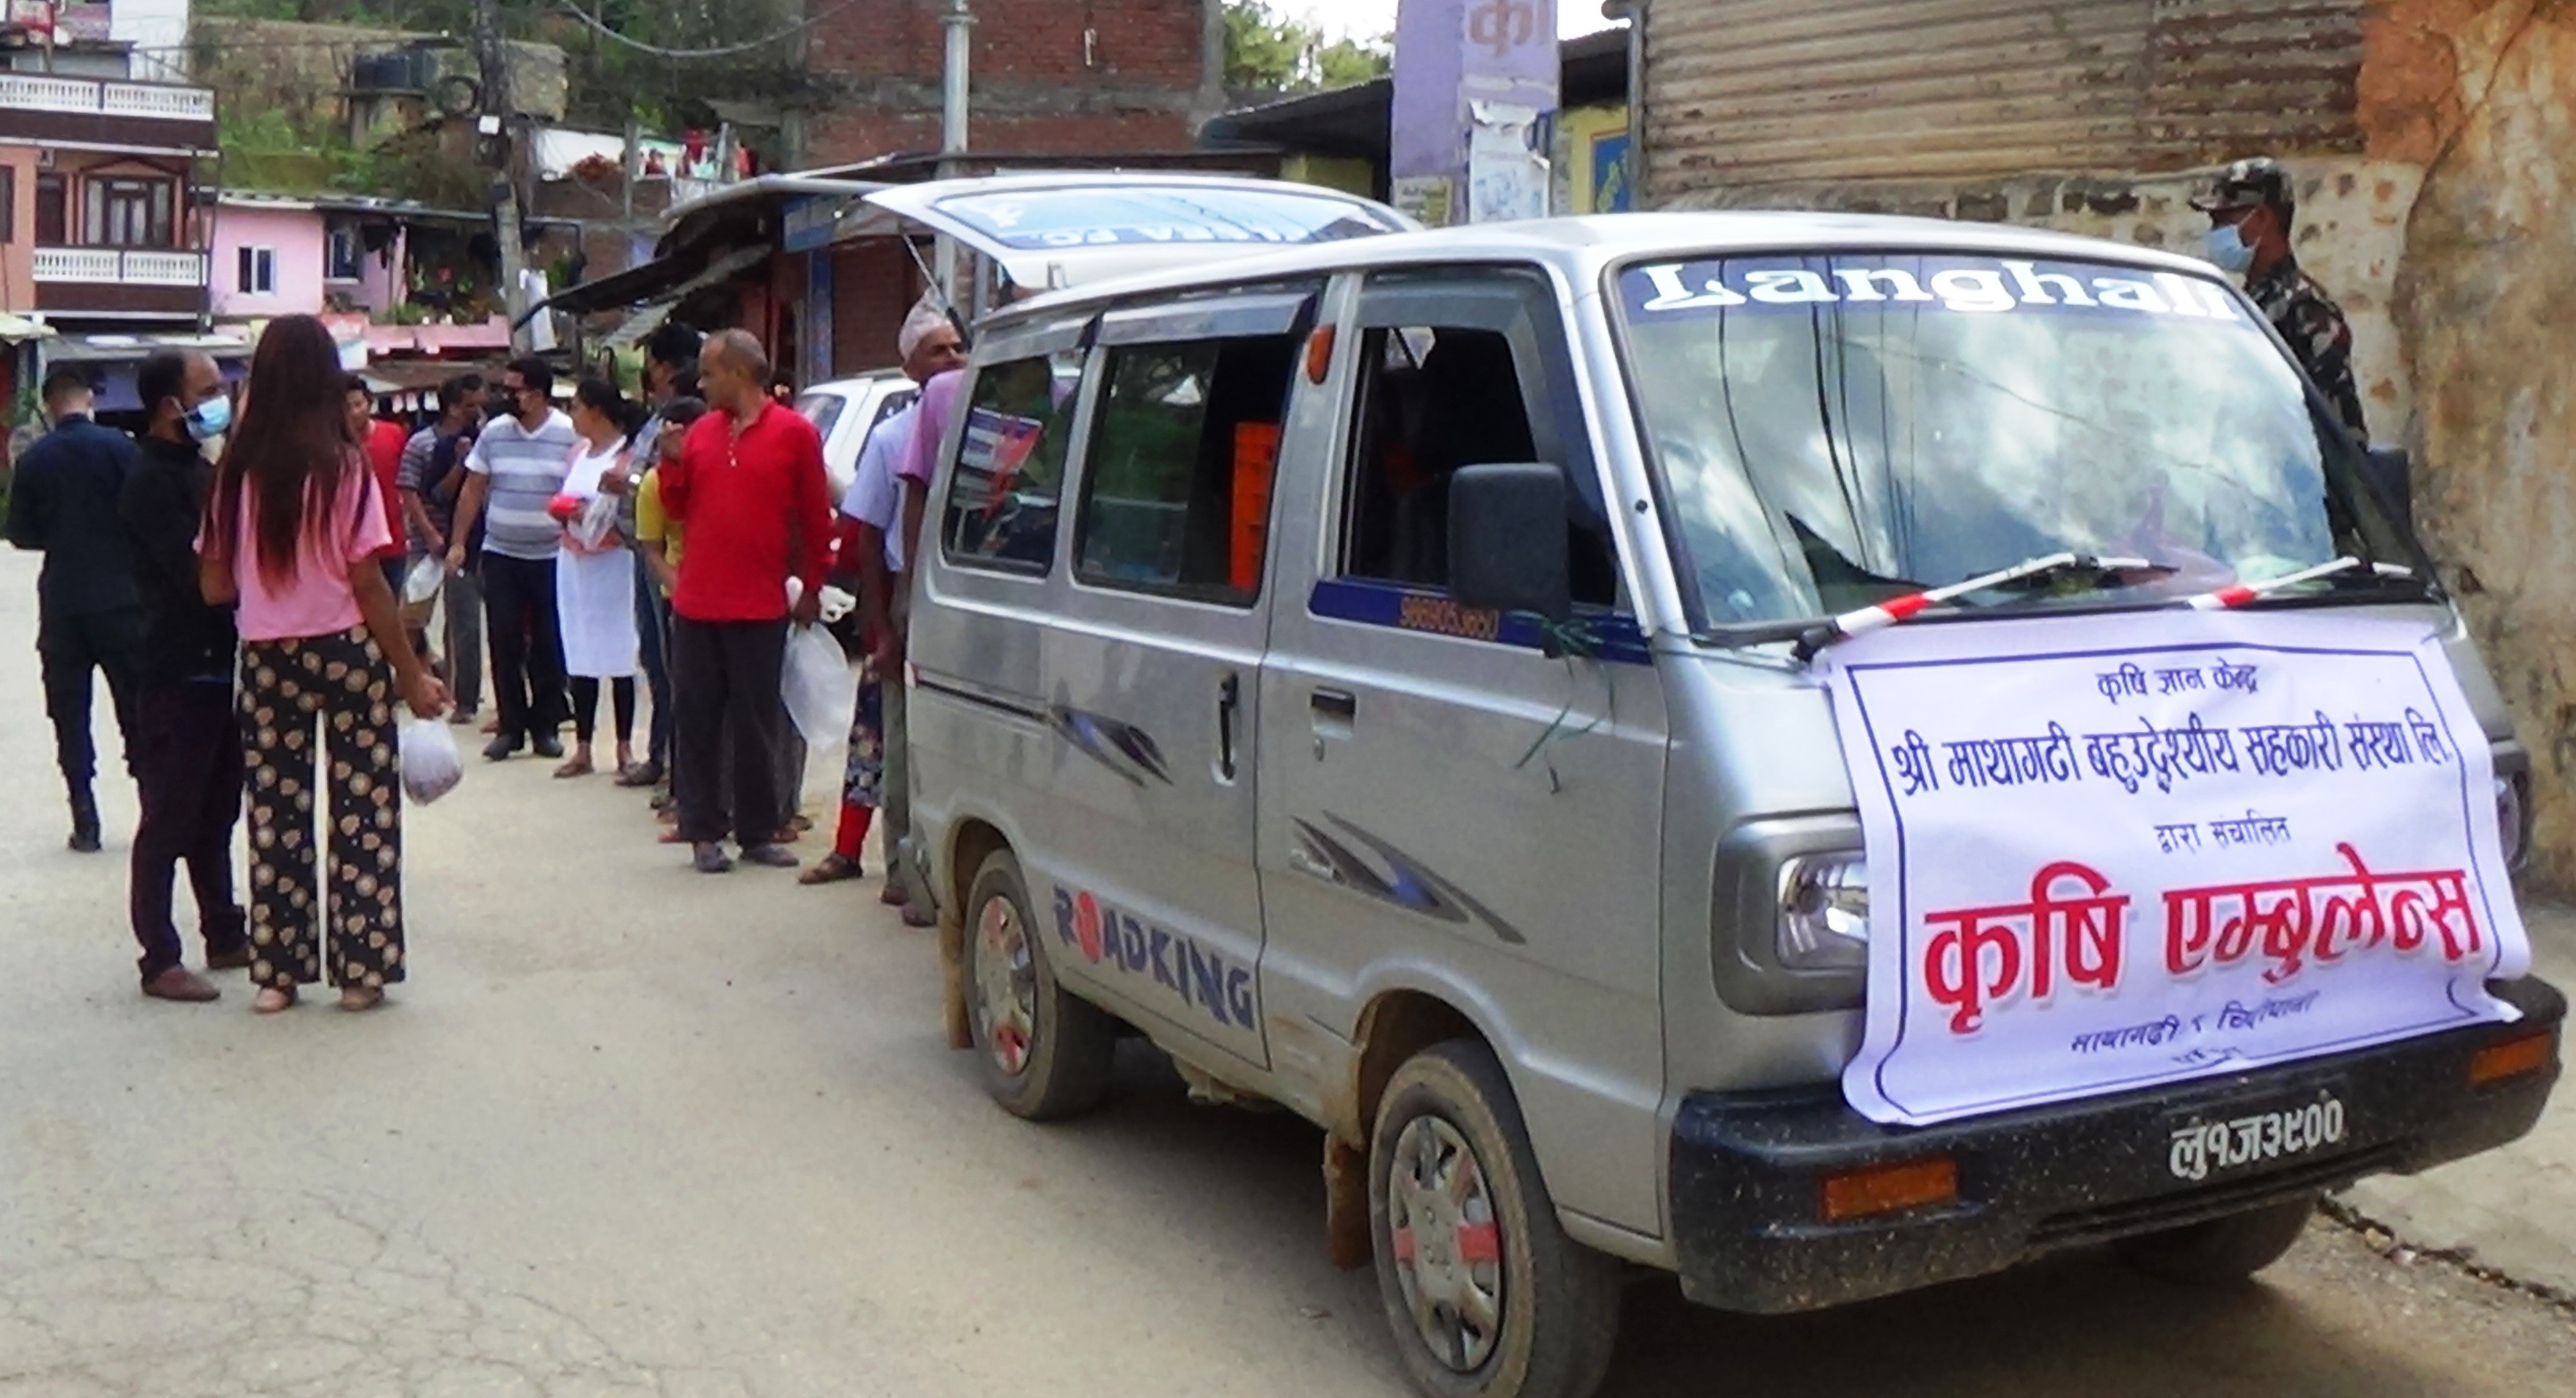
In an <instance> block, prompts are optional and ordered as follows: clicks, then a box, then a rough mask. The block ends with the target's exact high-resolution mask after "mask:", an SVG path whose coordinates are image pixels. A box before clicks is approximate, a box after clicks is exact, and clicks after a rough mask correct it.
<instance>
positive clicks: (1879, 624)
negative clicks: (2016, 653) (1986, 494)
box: [1790, 553, 2172, 665]
mask: <svg viewBox="0 0 2576 1398" xmlns="http://www.w3.org/2000/svg"><path fill="white" fill-rule="evenodd" d="M2157 567H2159V565H2157V564H2154V563H2150V562H2148V561H2147V560H2145V559H2143V558H2096V557H2094V556H2093V555H2091V554H2087V553H2052V554H2045V555H2042V556H2041V557H2038V558H2032V559H2027V560H2025V561H2023V562H2020V563H2016V564H2014V565H2012V566H2011V567H2009V568H1999V569H1997V570H1996V571H1994V572H1991V573H1986V574H1982V575H1980V576H1977V577H1973V578H1970V579H1968V580H1967V581H1965V582H1955V583H1952V584H1950V585H1949V586H1947V587H1935V588H1930V589H1927V590H1925V591H1922V592H1911V593H1907V594H1906V595H1905V596H1902V597H1891V598H1889V599H1887V600H1886V601H1884V602H1881V603H1878V604H1877V605H1875V606H1869V607H1863V608H1861V609H1860V610H1858V611H1851V612H1845V613H1843V614H1842V615H1841V616H1838V617H1835V618H1833V619H1832V620H1830V621H1827V622H1824V623H1823V624H1821V625H1818V626H1814V627H1810V628H1809V629H1807V630H1806V631H1804V632H1802V633H1801V634H1800V635H1799V637H1798V644H1797V646H1796V647H1795V648H1794V649H1792V650H1791V652H1790V654H1791V655H1792V656H1794V657H1795V658H1796V659H1797V661H1798V663H1799V664H1801V665H1804V664H1806V663H1807V662H1808V661H1810V660H1813V659H1815V658H1816V652H1818V651H1820V650H1823V649H1824V648H1825V647H1827V646H1829V645H1832V644H1833V643H1834V642H1836V641H1841V640H1848V639H1850V638H1851V637H1854V636H1859V635H1864V634H1866V633H1868V632H1871V631H1877V630H1880V629H1882V628H1885V627H1889V626H1894V625H1896V624H1898V623H1900V622H1904V621H1910V620H1912V619H1913V618H1915V617H1918V616H1921V615H1922V614H1923V613H1925V612H1927V611H1930V610H1931V609H1932V608H1934V607H1937V606H1940V605H1942V604H1943V603H1945V602H1953V601H1956V600H1958V599H1959V598H1961V597H1965V596H1967V595H1968V594H1969V593H1971V592H1984V591H1987V590H1988V589H1990V588H1997V587H2004V586H2007V585H2009V584H2012V583H2017V582H2026V581H2029V580H2030V579H2032V578H2045V577H2053V576H2055V575H2057V574H2061V573H2127V572H2136V571H2140V570H2143V569H2151V568H2157ZM2162 571H2164V572H2171V571H2172V570H2171V569H2169V568H2167V569H2163V570H2162Z"/></svg>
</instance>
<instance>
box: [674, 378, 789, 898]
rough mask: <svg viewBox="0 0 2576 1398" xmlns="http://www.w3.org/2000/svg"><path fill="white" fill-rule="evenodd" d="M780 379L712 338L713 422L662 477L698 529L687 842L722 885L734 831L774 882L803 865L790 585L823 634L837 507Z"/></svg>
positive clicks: (685, 622) (677, 513)
mask: <svg viewBox="0 0 2576 1398" xmlns="http://www.w3.org/2000/svg"><path fill="white" fill-rule="evenodd" d="M769 372H770V370H769V358H768V356H767V355H765V354H763V353H762V352H761V348H760V342H759V341H758V340H756V339H754V338H752V337H751V335H750V334H748V333H746V332H744V331H740V330H728V331H725V332H724V333H723V334H720V335H716V336H714V337H712V338H710V339H709V340H708V341H707V343H706V347H705V348H704V349H703V350H701V351H700V352H699V356H698V376H699V382H700V384H701V386H702V387H703V389H704V391H705V393H706V399H707V403H708V406H709V407H710V408H712V409H713V411H711V412H709V413H708V414H707V415H706V416H704V417H702V418H699V419H698V420H697V422H696V423H695V424H693V425H691V427H690V428H689V435H688V436H687V438H685V439H684V440H683V441H682V443H681V446H680V455H679V457H678V459H677V460H671V461H665V462H664V463H663V465H662V466H661V468H660V471H659V473H658V474H659V480H660V484H661V492H662V511H663V513H664V514H666V515H668V516H669V517H670V518H671V519H672V520H674V521H676V522H677V523H679V524H681V525H682V526H684V527H685V528H686V529H687V531H688V541H689V546H688V549H687V551H686V552H684V553H682V554H681V556H680V570H679V578H678V581H677V585H676V586H674V587H673V588H672V589H671V673H672V679H673V685H672V687H673V688H674V689H675V690H676V691H677V695H678V713H677V715H676V721H675V723H674V724H673V731H672V756H673V760H674V762H675V763H676V764H677V766H678V768H679V772H678V778H677V782H676V784H675V789H676V790H677V791H678V792H679V793H680V836H681V838H682V839H685V840H687V841H688V842H689V844H690V845H691V846H692V847H693V856H694V859H695V862H696V864H697V867H698V869H699V871H700V872H702V873H709V874H720V873H723V872H724V871H725V870H727V869H730V868H732V867H733V861H732V860H731V859H728V858H726V857H725V852H724V846H723V845H722V844H721V843H720V842H721V841H722V840H723V839H724V837H725V834H726V829H725V827H726V826H727V825H728V824H730V825H731V826H732V834H733V837H734V841H735V843H737V844H739V845H740V846H741V847H742V857H743V858H744V859H746V860H748V861H750V862H751V863H754V864H765V865H768V866H770V867H773V868H792V867H794V866H795V863H796V856H795V855H793V854H790V853H788V852H787V850H786V849H785V848H783V847H782V846H780V845H779V843H778V836H779V834H780V832H779V831H778V830H777V829H776V828H775V825H776V821H777V817H778V812H779V811H780V810H781V809H783V808H784V798H783V796H782V794H781V793H780V792H779V791H778V789H777V786H778V773H777V768H778V764H777V761H776V753H777V747H778V742H779V738H780V733H779V728H778V725H779V724H780V723H781V722H783V721H784V714H783V712H782V709H781V706H780V704H779V702H778V693H779V671H780V668H781V665H782V663H783V660H784V657H785V654H786V649H787V623H788V620H789V616H790V610H791V609H790V608H789V607H788V605H787V580H788V579H789V578H790V577H794V578H797V579H799V580H800V581H801V582H802V584H803V591H802V592H800V593H799V594H798V597H797V601H796V605H795V607H794V608H793V616H794V619H795V621H796V622H797V623H798V624H800V625H810V624H812V623H813V621H814V620H815V618H816V617H817V616H818V615H820V613H821V610H822V595H821V583H822V574H823V564H824V560H825V555H826V551H827V550H828V549H829V547H830V544H831V537H832V505H831V493H830V489H829V487H828V486H827V485H826V484H825V477H824V474H823V441H822V438H820V437H819V436H817V435H816V434H815V432H814V425H813V424H812V423H810V422H807V421H806V420H805V418H804V416H803V415H802V414H800V413H798V412H797V411H796V410H795V409H793V408H789V407H786V406H784V405H783V404H780V403H778V402H777V401H776V400H774V399H772V398H771V397H770V396H769V392H768V389H769ZM727 742H730V743H731V744H732V745H733V761H732V762H731V763H730V764H729V765H730V767H731V769H732V770H731V774H730V775H731V777H732V791H731V793H730V794H731V796H732V800H731V802H730V803H728V802H727V801H726V800H725V799H724V797H725V795H726V792H725V789H724V785H723V783H724V780H725V776H726V771H725V769H726V767H727V766H728V764H727V763H726V762H725V760H724V748H723V744H725V743H727ZM728 804H729V805H730V811H731V815H730V819H729V820H728V816H727V811H728Z"/></svg>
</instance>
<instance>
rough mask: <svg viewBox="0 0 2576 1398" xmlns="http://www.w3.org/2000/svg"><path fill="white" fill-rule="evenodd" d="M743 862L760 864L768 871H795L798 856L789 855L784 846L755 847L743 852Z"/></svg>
mask: <svg viewBox="0 0 2576 1398" xmlns="http://www.w3.org/2000/svg"><path fill="white" fill-rule="evenodd" d="M742 862H743V863H745V864H758V865H760V866H762V867H763V868H768V869H793V868H795V867H796V856H795V855H792V854H789V853H788V852H787V850H786V848H785V847H784V846H782V845H775V844H768V845H753V846H751V847H750V848H748V849H746V850H744V851H743V852H742Z"/></svg>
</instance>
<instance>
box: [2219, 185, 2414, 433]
mask: <svg viewBox="0 0 2576 1398" xmlns="http://www.w3.org/2000/svg"><path fill="white" fill-rule="evenodd" d="M2191 206H2192V207H2193V208H2195V209H2199V210H2201V211H2202V212H2204V213H2206V214H2208V215H2209V260H2210V261H2212V262H2215V263H2217V264H2218V265H2219V266H2220V267H2221V268H2223V269H2224V270H2226V271H2230V272H2236V273H2241V274H2242V275H2243V276H2244V278H2245V293H2246V294H2247V295H2248V296H2251V297H2253V298H2254V304H2256V305H2258V306H2261V307H2262V308H2263V313H2264V314H2265V315H2266V316H2269V317H2270V318H2271V321H2272V327H2273V328H2274V329H2275V330H2278V331H2280V332H2281V338H2282V339H2284V340H2287V341H2288V342H2289V344H2290V352H2291V353H2292V354H2294V355H2296V356H2297V357H2298V361H2299V366H2300V367H2301V368H2303V369H2306V370H2307V371H2308V377H2309V378H2312V379H2314V380H2316V382H2317V387H2318V388H2320V389H2322V390H2324V392H2325V395H2326V401H2327V402H2329V403H2331V404H2333V405H2334V410H2335V416H2337V417H2339V418H2341V419H2343V424H2344V426H2345V427H2348V428H2350V429H2351V430H2352V435H2353V438H2354V440H2356V441H2359V442H2361V443H2363V444H2365V445H2367V444H2368V443H2369V441H2370V430H2369V428H2368V427H2367V426H2366V425H2365V424H2364V423H2363V421H2362V415H2361V390H2360V389H2359V387H2358V386H2357V385H2356V384H2355V383H2354V382H2353V377H2352V327H2351V326H2350V325H2347V324H2345V323H2344V318H2343V308H2342V307H2340V306H2337V305H2336V304H2335V303H2334V298H2333V297H2330V296H2328V295H2326V293H2325V288H2323V287H2321V286H2319V285H2317V283H2316V279H2315V278H2313V277H2310V276H2309V275H2308V274H2307V273H2305V272H2303V271H2300V270H2299V259H2298V257H2297V256H2296V255H2295V254H2293V253H2292V252H2291V251H2290V234H2291V230H2292V228H2293V227H2294V225H2295V220H2296V217H2297V214H2298V200H2297V196H2296V195H2295V194H2294V193H2293V192H2292V189H2291V185H2290V173H2289V171H2287V170H2284V169H2282V168H2281V165H2280V162H2278V161H2276V160H2272V159H2270V158H2268V157H2256V158H2255V159H2252V160H2240V161H2237V162H2236V163H2235V164H2233V165H2230V166H2228V167H2227V169H2226V171H2225V172H2223V173H2222V174H2220V175H2219V177H2218V178H2217V180H2215V181H2214V182H2212V184H2211V185H2210V187H2209V189H2208V191H2207V192H2205V193H2203V194H2200V195H2198V196H2196V197H2195V198H2193V200H2192V201H2191Z"/></svg>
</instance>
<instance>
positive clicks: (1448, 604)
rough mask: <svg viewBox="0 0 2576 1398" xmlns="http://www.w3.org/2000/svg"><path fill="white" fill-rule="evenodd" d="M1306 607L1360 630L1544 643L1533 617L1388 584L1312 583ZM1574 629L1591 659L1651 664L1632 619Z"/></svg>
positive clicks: (1599, 615) (1594, 615)
mask: <svg viewBox="0 0 2576 1398" xmlns="http://www.w3.org/2000/svg"><path fill="white" fill-rule="evenodd" d="M1306 606H1307V609H1308V610H1309V611H1311V612H1313V613H1314V614H1315V615H1317V616H1319V617H1325V618H1328V619H1330V620H1333V621H1355V622H1358V623H1360V624H1361V625H1363V626H1384V627H1389V628H1391V629H1394V630H1398V631H1418V632H1421V633H1422V634H1424V635H1429V636H1448V637H1451V638H1454V639H1457V640H1467V641H1488V642H1491V643H1493V644H1496V645H1505V646H1512V647H1514V648H1516V649H1520V650H1540V649H1543V648H1545V645H1546V641H1547V637H1546V633H1545V632H1544V631H1543V630H1542V629H1541V627H1540V625H1539V622H1538V619H1537V618H1536V617H1532V616H1527V615H1524V614H1522V613H1519V612H1513V613H1508V614H1501V615H1498V614H1496V613H1493V612H1487V611H1477V610H1474V609H1472V608H1467V607H1461V606H1459V605H1458V604H1457V603H1456V602H1455V601H1454V600H1452V599H1451V598H1450V597H1449V596H1448V595H1447V594H1445V593H1439V592H1433V591H1430V590H1428V589H1423V588H1411V587H1401V586H1398V585H1396V584H1393V583H1375V582H1355V581H1352V580H1350V579H1347V578H1331V579H1327V580H1325V581H1322V582H1319V583H1316V584H1315V590H1314V592H1313V593H1311V594H1309V596H1308V598H1307V601H1306ZM1575 624H1576V625H1578V626H1589V627H1590V628H1591V629H1592V633H1593V635H1594V636H1595V637H1596V638H1597V639H1596V642H1595V645H1594V649H1593V658H1595V659H1597V660H1605V661H1609V662H1612V663H1614V664H1620V665H1651V664H1653V663H1654V656H1653V653H1652V652H1651V651H1649V650H1648V649H1647V648H1646V633H1645V632H1644V631H1642V630H1640V629H1639V628H1638V626H1637V619H1636V618H1635V617H1632V616H1628V615H1626V614H1624V613H1617V612H1601V611H1584V610H1578V611H1577V612H1576V613H1575Z"/></svg>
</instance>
